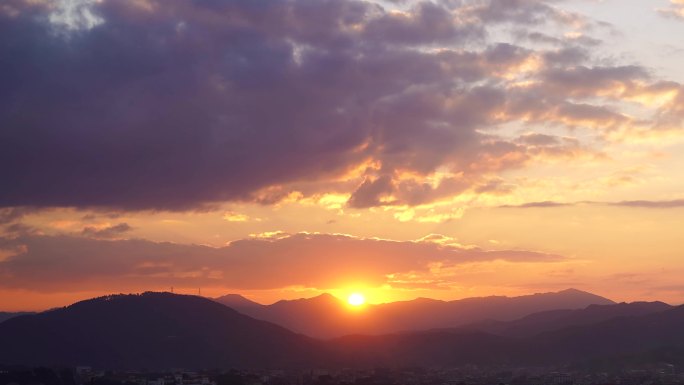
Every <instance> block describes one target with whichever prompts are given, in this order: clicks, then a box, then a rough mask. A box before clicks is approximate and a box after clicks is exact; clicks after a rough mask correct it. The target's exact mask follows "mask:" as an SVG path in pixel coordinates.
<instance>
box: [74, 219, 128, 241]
mask: <svg viewBox="0 0 684 385" xmlns="http://www.w3.org/2000/svg"><path fill="white" fill-rule="evenodd" d="M130 230H132V227H131V226H129V225H128V223H119V224H117V225H113V226H107V227H103V228H99V227H94V226H86V227H85V228H83V231H81V235H83V236H86V237H92V238H115V237H119V236H121V235H122V234H124V233H126V232H128V231H130Z"/></svg>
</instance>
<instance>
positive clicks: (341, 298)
mask: <svg viewBox="0 0 684 385" xmlns="http://www.w3.org/2000/svg"><path fill="white" fill-rule="evenodd" d="M568 291H576V292H581V293H585V294H591V295H595V296H598V297H601V298H605V299H607V300H610V301H612V302H614V303H615V304H620V303H627V304H630V303H640V302H662V303H665V304H667V305H670V306H673V307H677V306H682V305H684V303H669V302H666V301H660V300H653V301H636V300H635V301H622V300H620V301H617V300H614V299H612V298H609V297H605V296H602V295H600V294H597V293H592V292H588V291H585V290H581V289H577V288H572V287H569V288H567V289H562V290H558V291H550V292H533V293H527V294H521V295H515V296H509V295H496V294H494V295H487V296H476V297H461V298H452V299H435V298H429V297H415V298H410V299H402V300H398V301H386V302H373V299H372V298H368V297H366V298H365V302H364V303H363V304H362V305H361V306H360V307H359V308H360V309H359V311H363V308H365V307H373V306H378V305H385V304H391V303H396V302H402V303H408V302H414V301H419V300H425V299H426V300H431V301H438V302H458V301H461V300H467V299H478V298H481V299H486V298H494V297H501V298H519V297H531V296H535V295H543V294H558V293H563V292H568ZM147 293H153V294H176V295H181V296H192V297H199V298H204V299H208V300H212V301H216V300H219V299H221V298H222V297H226V296H239V297H241V298H243V299H246V300H248V301H250V302H253V303H255V304H258V305H260V306H266V307H268V306H272V305H274V304H276V303H279V302H291V301H301V300H312V299H315V298H319V297H324V296H332V297H333V298H335V299H336V300H337V301H339V303H340V305H347V306H348V305H349V304H348V303H347V302H348V296H345V295H342V296H340V295H336V294H333V293H329V292H323V293H320V294H316V295H314V296H310V297H296V296H294V297H291V298H281V299H277V300H275V301H274V302H266V303H262V302H259V301H257V300H255V299H254V298H250V297H249V296H246V295H243V294H240V293H226V294H222V295H219V296H207V295H202V294H198V293H197V292H195V293H192V292H178V291H175V290H174V291H170V290H169V291H165V290H159V291H156V290H147V291H140V292H127V293H124V292H118V293H114V292H112V293H109V294H103V295H98V296H94V297H87V298H81V299H77V300H75V301H73V302H68V303H64V304H62V305H58V306H54V307H50V308H44V309H1V308H0V313H1V312H7V313H22V312H28V313H40V312H44V311H50V310H55V309H61V308H65V307H69V306H71V305H73V304H76V303H79V302H85V301H89V300H93V299H98V298H103V297H110V296H119V295H123V296H125V295H142V294H147ZM359 294H362V295H364V297H365V294H364V293H359ZM226 306H228V305H226Z"/></svg>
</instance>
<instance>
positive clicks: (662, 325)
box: [331, 306, 684, 368]
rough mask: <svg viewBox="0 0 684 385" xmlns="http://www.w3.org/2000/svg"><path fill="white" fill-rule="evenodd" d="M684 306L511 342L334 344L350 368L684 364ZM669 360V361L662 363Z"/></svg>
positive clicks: (421, 335)
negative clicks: (471, 365)
mask: <svg viewBox="0 0 684 385" xmlns="http://www.w3.org/2000/svg"><path fill="white" fill-rule="evenodd" d="M681 325H684V306H680V307H676V308H671V309H669V310H665V311H661V312H656V313H652V314H647V315H641V316H624V317H616V318H612V319H609V320H606V321H602V322H598V323H592V324H588V325H582V326H572V327H566V328H563V329H560V330H554V331H549V332H544V333H540V334H537V335H535V336H532V337H522V338H512V337H505V336H496V335H492V334H488V333H484V332H479V331H473V330H467V329H449V330H430V331H423V332H407V333H395V334H391V335H383V336H360V335H355V336H346V337H341V338H337V339H334V340H333V341H332V342H331V343H332V344H333V345H334V346H335V349H337V350H336V354H337V356H338V357H342V358H341V360H342V361H343V362H345V363H346V364H347V365H357V366H358V365H366V366H373V365H375V366H383V365H424V366H449V365H464V364H478V365H479V364H482V365H500V364H505V365H512V366H542V365H548V366H557V365H566V364H573V365H576V366H577V365H579V366H584V367H587V366H589V365H593V368H599V367H600V368H606V367H608V366H611V367H624V366H625V365H627V364H644V363H658V362H673V363H676V364H684V328H682V326H681ZM663 360H667V361H663Z"/></svg>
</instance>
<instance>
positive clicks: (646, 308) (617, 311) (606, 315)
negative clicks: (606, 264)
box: [466, 302, 672, 337]
mask: <svg viewBox="0 0 684 385" xmlns="http://www.w3.org/2000/svg"><path fill="white" fill-rule="evenodd" d="M669 309H672V306H670V305H668V304H666V303H664V302H632V303H624V302H623V303H619V304H615V305H589V306H588V307H586V308H584V309H573V310H570V309H561V310H550V311H545V312H540V313H533V314H530V315H528V316H525V317H523V318H521V319H518V320H514V321H508V322H504V321H493V320H487V321H482V322H478V323H475V324H471V325H468V326H467V327H466V328H468V329H474V330H479V331H483V332H487V333H491V334H496V335H500V336H508V337H529V336H533V335H535V334H539V333H542V332H547V331H553V330H559V329H563V328H566V327H570V326H581V325H590V324H596V323H599V322H603V321H607V320H610V319H613V318H617V317H630V316H641V315H647V314H652V313H658V312H662V311H665V310H669Z"/></svg>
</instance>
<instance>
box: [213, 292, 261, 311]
mask: <svg viewBox="0 0 684 385" xmlns="http://www.w3.org/2000/svg"><path fill="white" fill-rule="evenodd" d="M214 301H216V302H218V303H220V304H223V305H226V306H228V307H231V308H234V309H235V308H245V307H254V308H261V307H263V306H264V305H262V304H260V303H257V302H254V301H251V300H249V299H247V298H245V297H243V296H241V295H239V294H227V295H224V296H222V297H218V298H214Z"/></svg>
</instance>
